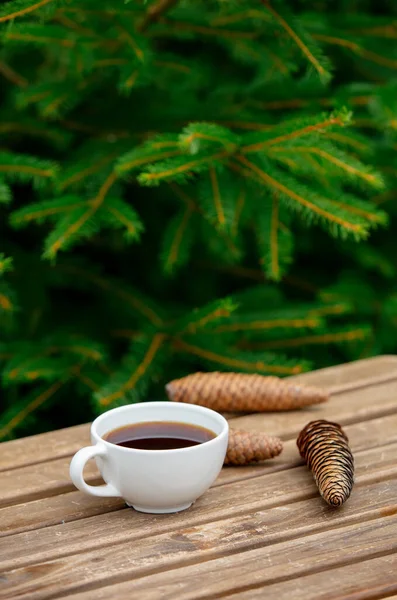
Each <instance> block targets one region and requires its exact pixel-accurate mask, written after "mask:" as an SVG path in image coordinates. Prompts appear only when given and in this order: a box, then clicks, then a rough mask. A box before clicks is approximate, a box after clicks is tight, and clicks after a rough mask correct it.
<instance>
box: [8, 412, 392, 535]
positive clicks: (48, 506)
mask: <svg viewBox="0 0 397 600" xmlns="http://www.w3.org/2000/svg"><path fill="white" fill-rule="evenodd" d="M345 430H346V433H347V435H348V436H349V439H350V443H351V447H352V449H353V452H354V453H356V452H359V451H361V450H364V449H371V448H376V447H377V446H380V445H383V444H390V443H392V442H397V415H392V416H389V417H381V418H379V419H374V420H372V421H364V422H363V423H357V424H354V425H348V426H347V427H346V429H345ZM300 463H301V461H300V458H299V456H298V453H297V449H296V443H295V440H290V441H289V442H286V443H285V447H284V452H283V454H282V455H281V456H280V457H278V458H277V459H275V460H274V461H267V462H265V463H261V464H258V465H252V466H248V467H228V468H225V469H223V471H222V473H221V475H220V476H219V478H218V480H217V481H216V482H215V484H214V486H218V485H223V484H228V483H233V482H236V481H242V480H244V479H251V478H253V477H258V476H260V475H265V474H269V473H273V472H275V471H277V470H282V469H286V468H289V467H291V466H296V465H297V464H300ZM68 464H69V463H68V461H65V462H62V464H61V465H59V463H58V465H59V466H60V468H59V469H58V471H57V475H56V476H57V477H58V481H60V480H62V479H63V478H65V480H64V484H65V485H68V484H70V481H69V475H68V469H69V466H68ZM31 468H32V470H33V471H34V472H35V473H36V475H35V476H36V477H37V479H36V482H38V483H39V484H40V485H42V480H41V476H42V473H43V472H45V471H46V470H47V465H44V464H43V465H40V470H39V472H37V471H36V467H31ZM93 469H94V470H93V472H92V478H93V480H94V481H95V477H96V471H95V467H94V466H93ZM87 471H88V467H87ZM24 481H25V482H26V483H27V478H24ZM44 487H45V486H44ZM71 489H74V488H71ZM124 506H125V505H124V502H123V501H121V500H118V499H114V498H108V499H105V498H94V497H92V496H87V495H86V494H82V493H80V492H77V491H73V492H68V493H63V494H60V495H58V496H57V497H53V496H51V497H50V498H47V497H44V498H42V499H39V500H32V501H30V502H23V503H22V504H16V505H12V506H9V507H6V508H2V509H0V537H1V536H2V535H10V534H11V533H18V532H22V531H27V530H30V529H36V528H40V527H48V526H50V525H56V524H60V523H62V522H68V521H73V520H76V519H83V518H86V517H89V516H93V515H99V514H101V513H105V512H108V511H112V510H117V509H120V508H124Z"/></svg>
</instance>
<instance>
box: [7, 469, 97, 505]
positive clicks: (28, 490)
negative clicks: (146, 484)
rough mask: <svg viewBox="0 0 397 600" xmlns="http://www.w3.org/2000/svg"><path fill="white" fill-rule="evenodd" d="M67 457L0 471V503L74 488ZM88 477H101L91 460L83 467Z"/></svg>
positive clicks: (53, 493)
mask: <svg viewBox="0 0 397 600" xmlns="http://www.w3.org/2000/svg"><path fill="white" fill-rule="evenodd" d="M69 465H70V458H69V457H68V458H58V459H56V460H52V461H50V462H46V463H38V464H35V465H29V466H27V467H21V468H20V469H12V470H10V471H3V472H2V473H0V489H1V495H0V507H1V506H7V505H10V504H17V503H20V502H27V501H31V500H36V499H37V498H44V497H49V496H55V495H57V494H64V493H65V492H69V491H71V490H72V489H75V487H74V485H73V484H72V482H71V480H70V477H69ZM85 473H86V477H87V481H89V482H90V483H95V482H96V481H98V479H99V478H100V475H99V472H98V470H97V468H96V464H95V463H94V461H90V462H89V463H88V465H87V467H86V469H85Z"/></svg>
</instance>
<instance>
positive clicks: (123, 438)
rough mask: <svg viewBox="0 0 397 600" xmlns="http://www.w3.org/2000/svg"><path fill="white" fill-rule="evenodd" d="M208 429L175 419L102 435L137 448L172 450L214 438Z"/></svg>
mask: <svg viewBox="0 0 397 600" xmlns="http://www.w3.org/2000/svg"><path fill="white" fill-rule="evenodd" d="M214 437H216V434H215V433H214V432H213V431H211V430H210V429H206V428H205V427H199V426H198V425H189V424H188V423H179V422H176V421H149V422H147V423H134V424H133V425H124V426H123V427H119V428H118V429H113V430H112V431H110V432H109V433H107V434H106V435H105V436H104V439H105V440H106V441H107V442H110V443H111V444H116V445H117V446H124V447H125V448H136V449H138V450H174V449H176V448H188V447H189V446H197V445H198V444H203V443H204V442H208V441H209V440H212V439H214Z"/></svg>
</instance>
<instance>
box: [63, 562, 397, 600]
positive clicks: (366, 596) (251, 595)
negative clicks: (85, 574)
mask: <svg viewBox="0 0 397 600" xmlns="http://www.w3.org/2000/svg"><path fill="white" fill-rule="evenodd" d="M396 572H397V555H395V554H392V555H385V556H382V557H380V558H371V559H369V560H365V561H363V562H359V563H355V564H352V565H347V566H341V567H336V568H331V569H329V570H327V571H326V572H324V571H322V572H320V573H315V574H311V575H304V576H302V577H299V578H297V579H292V580H289V581H286V582H282V583H277V584H270V585H268V586H266V587H261V588H256V589H255V590H251V591H248V592H240V593H237V594H234V593H233V592H230V593H228V594H227V595H224V596H223V597H224V598H227V600H264V598H269V599H271V600H272V599H273V598H277V600H291V598H292V599H293V600H382V599H386V598H387V599H388V600H397V596H391V595H390V594H393V593H394V592H396V591H397V577H396V575H395V573H396ZM380 580H381V581H383V584H381V585H380V584H379V581H380ZM127 585H128V584H125V586H124V587H127ZM120 587H121V586H120ZM103 592H108V593H109V596H108V598H110V597H111V593H112V588H103V590H99V591H98V590H92V591H86V592H83V593H77V594H73V595H72V596H70V595H69V596H66V597H65V600H103V599H104V598H105V596H104V595H103ZM121 593H122V595H121V596H118V598H117V600H125V599H126V598H128V600H130V599H131V598H133V597H134V596H133V595H132V594H133V590H132V588H131V595H130V596H126V595H125V594H123V592H122V591H121ZM161 598H162V600H166V599H165V598H163V597H161ZM175 598H176V596H174V598H173V600H175ZM140 599H141V600H145V596H144V595H141V597H140ZM178 600H179V599H178Z"/></svg>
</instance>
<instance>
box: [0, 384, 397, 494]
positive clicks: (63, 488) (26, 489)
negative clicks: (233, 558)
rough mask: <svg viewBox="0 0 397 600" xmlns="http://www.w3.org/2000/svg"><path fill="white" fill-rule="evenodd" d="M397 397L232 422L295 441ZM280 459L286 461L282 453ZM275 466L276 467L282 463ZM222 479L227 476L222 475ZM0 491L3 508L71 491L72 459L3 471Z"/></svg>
mask: <svg viewBox="0 0 397 600" xmlns="http://www.w3.org/2000/svg"><path fill="white" fill-rule="evenodd" d="M396 395H397V381H394V382H389V383H385V384H379V385H378V386H376V387H374V388H371V387H370V388H366V389H361V390H360V391H350V392H348V393H347V394H343V395H341V396H337V397H335V398H332V399H331V400H330V401H329V402H328V403H326V404H325V405H321V406H322V408H321V409H320V410H309V409H308V410H304V409H303V410H300V411H294V412H292V413H268V414H265V415H264V414H255V415H252V416H250V417H242V418H239V419H235V420H234V421H233V423H236V422H237V423H238V426H241V425H240V423H241V422H242V421H244V422H248V424H249V427H248V428H250V429H258V430H267V431H269V432H271V433H273V434H275V435H277V434H278V433H281V432H283V431H284V437H289V438H292V437H296V435H297V434H298V433H299V431H300V430H301V428H302V427H303V426H304V425H305V424H306V423H307V422H308V421H309V420H311V419H312V418H318V417H321V418H328V419H330V420H338V421H339V422H340V423H341V424H342V425H346V422H350V423H363V422H364V421H368V420H370V419H371V418H372V419H375V418H376V417H380V416H387V415H391V414H394V413H396V412H397V405H396V402H395V400H394V399H395V397H396ZM296 456H297V457H298V456H299V455H298V454H297V455H296ZM280 458H281V461H282V462H283V461H284V457H283V454H282V455H281V457H280ZM272 462H273V461H272ZM273 464H274V466H276V465H278V464H280V461H279V462H277V461H276V462H273ZM223 472H224V473H226V472H227V470H226V469H224V470H223ZM86 473H87V481H88V482H91V483H92V482H95V481H97V478H98V477H99V474H98V471H97V469H96V467H95V466H94V463H93V461H91V462H90V464H89V465H88V467H87V469H86ZM222 477H225V476H224V475H223V474H222ZM226 477H227V476H226ZM0 489H1V490H2V496H1V497H0V506H7V505H13V504H18V503H21V502H27V501H32V500H37V499H40V498H44V497H48V496H54V495H57V494H60V493H65V492H68V491H71V490H73V489H74V486H73V484H72V482H71V481H70V477H69V460H67V459H57V460H53V461H50V462H49V463H44V464H40V465H36V466H31V467H21V468H19V469H12V470H10V471H3V473H0Z"/></svg>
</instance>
